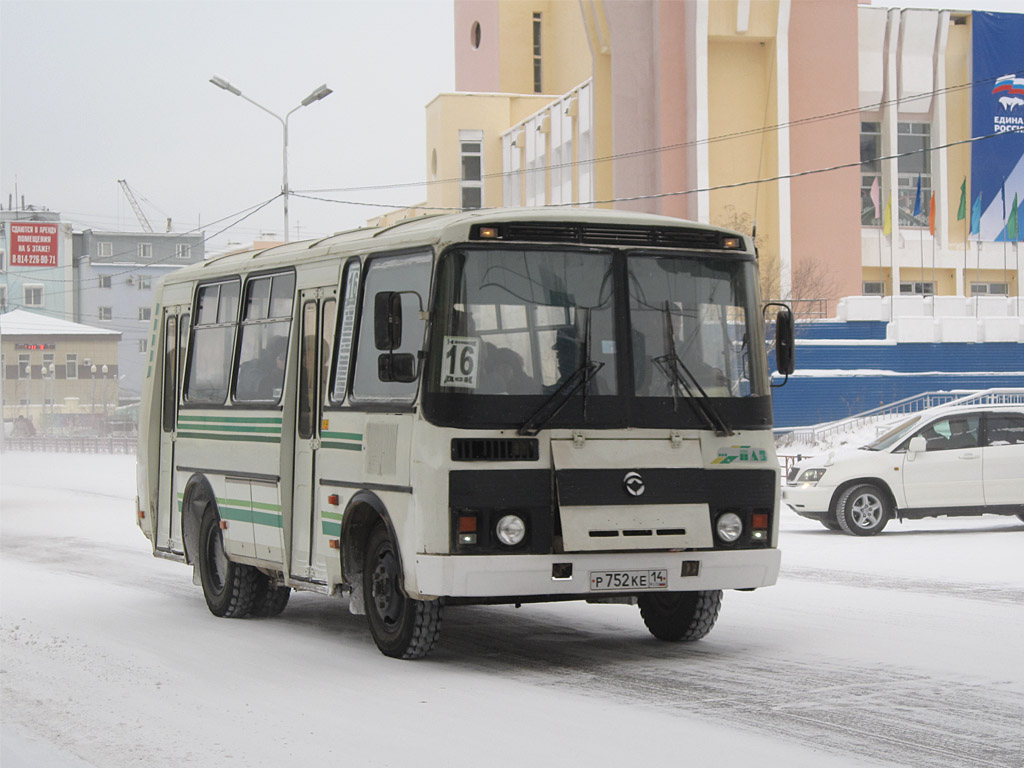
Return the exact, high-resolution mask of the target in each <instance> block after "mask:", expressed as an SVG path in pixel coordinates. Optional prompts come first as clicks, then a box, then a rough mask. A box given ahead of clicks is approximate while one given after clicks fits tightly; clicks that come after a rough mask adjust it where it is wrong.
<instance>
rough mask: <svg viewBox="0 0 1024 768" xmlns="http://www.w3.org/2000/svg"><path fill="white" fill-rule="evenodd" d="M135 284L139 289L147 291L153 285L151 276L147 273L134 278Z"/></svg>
mask: <svg viewBox="0 0 1024 768" xmlns="http://www.w3.org/2000/svg"><path fill="white" fill-rule="evenodd" d="M135 284H136V285H137V286H139V290H140V291H148V290H150V289H151V288H152V287H153V278H152V277H151V276H149V275H139V276H138V277H137V278H136V279H135Z"/></svg>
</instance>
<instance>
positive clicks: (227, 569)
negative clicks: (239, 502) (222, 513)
mask: <svg viewBox="0 0 1024 768" xmlns="http://www.w3.org/2000/svg"><path fill="white" fill-rule="evenodd" d="M258 575H260V574H259V571H257V570H256V569H255V568H253V567H252V566H251V565H241V564H239V563H233V562H231V561H230V560H229V559H228V556H227V553H226V552H225V551H224V539H223V537H222V536H221V532H220V518H219V517H218V516H217V513H216V512H215V511H214V510H213V508H212V507H211V506H207V508H206V511H205V512H204V513H203V521H202V523H201V524H200V527H199V576H200V579H201V580H202V582H203V595H204V596H205V597H206V605H207V606H208V607H209V609H210V613H212V614H213V615H214V616H220V617H222V618H226V619H233V618H242V617H244V616H247V615H248V613H249V610H250V609H251V607H252V599H253V595H254V593H255V590H256V577H257V576H258Z"/></svg>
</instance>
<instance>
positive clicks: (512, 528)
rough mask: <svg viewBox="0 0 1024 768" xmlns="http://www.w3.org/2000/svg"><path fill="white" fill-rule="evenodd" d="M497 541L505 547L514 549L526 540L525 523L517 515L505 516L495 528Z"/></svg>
mask: <svg viewBox="0 0 1024 768" xmlns="http://www.w3.org/2000/svg"><path fill="white" fill-rule="evenodd" d="M495 532H496V533H497V534H498V541H500V542H501V543H502V544H504V545H505V546H506V547H514V546H516V545H517V544H520V543H522V541H523V539H524V538H526V523H525V522H523V518H521V517H520V516H519V515H505V516H504V517H502V518H501V519H500V520H499V521H498V525H497V526H496V527H495Z"/></svg>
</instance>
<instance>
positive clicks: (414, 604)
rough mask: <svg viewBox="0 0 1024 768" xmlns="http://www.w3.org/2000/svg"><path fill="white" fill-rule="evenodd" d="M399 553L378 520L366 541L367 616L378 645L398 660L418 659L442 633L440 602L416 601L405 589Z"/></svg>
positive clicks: (431, 648)
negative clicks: (402, 582)
mask: <svg viewBox="0 0 1024 768" xmlns="http://www.w3.org/2000/svg"><path fill="white" fill-rule="evenodd" d="M401 578H402V577H401V572H400V570H399V563H398V555H397V552H396V551H395V545H394V542H393V541H392V540H391V535H390V534H389V533H388V529H387V528H386V527H385V526H384V524H383V523H378V524H377V525H376V526H374V528H373V530H372V531H371V532H370V536H369V538H368V540H367V542H366V558H365V559H364V561H363V594H364V595H365V599H366V602H367V606H366V619H367V623H368V624H369V625H370V634H371V635H373V641H374V642H375V643H376V644H377V648H379V649H380V652H381V653H383V654H384V655H385V656H391V657H392V658H396V659H419V658H422V657H423V656H426V655H427V654H428V653H430V651H431V650H433V648H434V645H435V644H436V643H437V638H438V637H439V636H440V634H441V601H440V600H414V599H413V598H411V597H409V596H407V595H406V594H405V593H404V591H403V590H402V584H401Z"/></svg>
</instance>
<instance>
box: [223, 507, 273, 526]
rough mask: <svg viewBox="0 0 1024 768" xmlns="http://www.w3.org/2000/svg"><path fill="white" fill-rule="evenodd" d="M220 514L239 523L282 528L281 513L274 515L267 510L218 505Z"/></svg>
mask: <svg viewBox="0 0 1024 768" xmlns="http://www.w3.org/2000/svg"><path fill="white" fill-rule="evenodd" d="M219 510H220V516H221V518H222V519H224V520H234V521H236V522H239V523H252V524H253V525H265V526H267V527H269V528H283V527H284V521H283V518H282V517H281V515H274V514H271V513H269V512H255V511H253V510H251V509H238V508H237V507H229V506H226V505H220V506H219Z"/></svg>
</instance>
